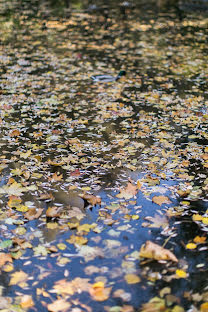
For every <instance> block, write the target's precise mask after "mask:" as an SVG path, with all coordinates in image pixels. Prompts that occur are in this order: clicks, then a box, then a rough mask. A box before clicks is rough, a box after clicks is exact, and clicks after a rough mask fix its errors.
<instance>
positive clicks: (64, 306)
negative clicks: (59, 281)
mask: <svg viewBox="0 0 208 312" xmlns="http://www.w3.org/2000/svg"><path fill="white" fill-rule="evenodd" d="M70 307H71V304H70V303H69V302H67V300H65V299H57V300H55V301H54V302H52V303H50V304H48V305H47V308H48V311H51V312H59V311H61V312H62V311H66V310H68V309H69V308H70Z"/></svg>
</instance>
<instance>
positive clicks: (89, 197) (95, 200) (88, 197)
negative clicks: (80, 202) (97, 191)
mask: <svg viewBox="0 0 208 312" xmlns="http://www.w3.org/2000/svg"><path fill="white" fill-rule="evenodd" d="M81 197H82V198H83V199H85V200H86V201H88V202H89V203H90V204H91V205H92V206H95V205H97V204H98V205H101V198H100V197H98V196H94V195H91V194H83V195H81Z"/></svg>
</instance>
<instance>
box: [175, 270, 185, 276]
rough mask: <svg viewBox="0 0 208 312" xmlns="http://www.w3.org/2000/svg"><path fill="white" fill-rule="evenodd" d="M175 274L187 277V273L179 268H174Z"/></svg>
mask: <svg viewBox="0 0 208 312" xmlns="http://www.w3.org/2000/svg"><path fill="white" fill-rule="evenodd" d="M176 275H177V276H178V277H181V278H186V277H187V273H186V272H185V271H183V270H180V269H177V270H176Z"/></svg>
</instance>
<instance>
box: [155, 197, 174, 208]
mask: <svg viewBox="0 0 208 312" xmlns="http://www.w3.org/2000/svg"><path fill="white" fill-rule="evenodd" d="M152 201H153V203H155V204H157V205H160V206H161V205H162V204H170V203H171V201H170V199H169V198H168V197H167V196H164V195H159V196H153V198H152Z"/></svg>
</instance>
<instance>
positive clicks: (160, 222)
mask: <svg viewBox="0 0 208 312" xmlns="http://www.w3.org/2000/svg"><path fill="white" fill-rule="evenodd" d="M144 219H145V220H148V221H149V222H152V223H146V222H145V223H142V226H146V227H151V228H160V227H162V228H163V229H165V228H166V227H168V226H169V222H168V218H167V217H166V216H160V215H155V216H154V217H145V218H144Z"/></svg>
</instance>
